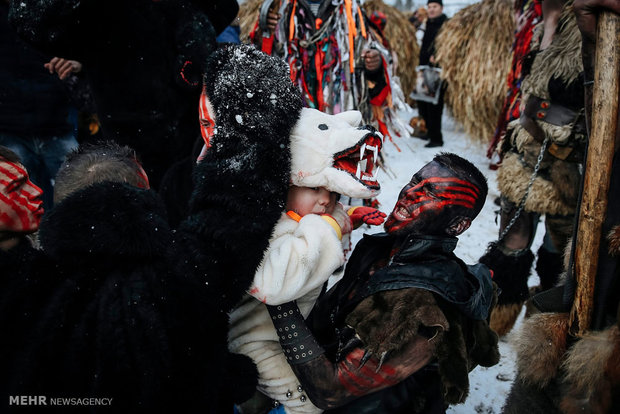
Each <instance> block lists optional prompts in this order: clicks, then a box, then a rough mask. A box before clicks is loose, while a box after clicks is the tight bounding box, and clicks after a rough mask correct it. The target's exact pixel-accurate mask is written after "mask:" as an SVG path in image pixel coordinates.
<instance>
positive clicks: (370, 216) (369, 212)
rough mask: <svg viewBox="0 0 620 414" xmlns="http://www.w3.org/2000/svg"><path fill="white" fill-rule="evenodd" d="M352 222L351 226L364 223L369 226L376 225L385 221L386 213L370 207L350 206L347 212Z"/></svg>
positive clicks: (356, 226)
mask: <svg viewBox="0 0 620 414" xmlns="http://www.w3.org/2000/svg"><path fill="white" fill-rule="evenodd" d="M347 213H348V214H349V217H350V218H351V222H352V223H353V228H355V229H356V228H358V227H359V226H361V225H362V224H364V223H366V224H368V225H370V226H378V225H380V224H382V223H383V221H385V217H386V214H385V213H384V212H382V211H379V210H377V209H376V208H372V207H363V206H360V207H351V208H350V209H349V211H348V212H347Z"/></svg>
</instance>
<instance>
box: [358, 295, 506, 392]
mask: <svg viewBox="0 0 620 414" xmlns="http://www.w3.org/2000/svg"><path fill="white" fill-rule="evenodd" d="M346 321H347V324H348V325H350V326H351V327H352V328H353V329H354V330H355V331H356V333H357V334H358V335H359V337H360V338H361V340H362V341H363V342H364V344H365V348H366V349H367V350H369V351H371V352H372V353H373V354H374V355H383V354H387V355H389V353H391V352H397V351H398V350H399V349H401V348H402V347H403V346H405V345H406V344H408V343H409V342H410V341H411V340H412V339H413V337H414V336H418V335H423V336H426V337H428V341H430V342H432V343H434V344H435V345H436V347H435V356H436V358H437V360H438V362H439V374H440V378H441V384H442V391H443V396H444V399H445V401H446V402H448V403H451V404H459V403H462V402H464V401H465V399H466V398H467V395H468V394H469V378H468V374H469V372H470V371H471V370H472V369H473V368H474V367H476V366H477V365H482V366H493V365H495V364H497V362H498V361H499V351H498V348H497V335H496V334H495V333H494V332H493V331H492V330H490V329H489V326H488V324H487V322H486V321H475V320H471V319H469V318H467V317H465V316H464V315H463V314H461V313H460V312H459V311H458V310H456V309H455V308H454V306H452V305H450V304H449V303H448V302H446V301H445V300H443V299H441V298H438V297H436V296H435V295H434V294H433V293H431V292H430V291H427V290H424V289H417V288H409V289H400V290H390V291H383V292H379V293H376V294H374V295H372V296H370V297H368V298H366V299H365V300H363V301H362V302H360V304H359V305H358V306H357V307H356V308H355V309H354V311H353V312H351V313H350V314H349V315H348V316H347V319H346Z"/></svg>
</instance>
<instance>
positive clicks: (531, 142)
mask: <svg viewBox="0 0 620 414" xmlns="http://www.w3.org/2000/svg"><path fill="white" fill-rule="evenodd" d="M538 29H539V30H538V33H535V37H536V36H538V37H541V36H542V22H541V23H540V24H539V26H538ZM537 47H538V45H535V46H533V47H532V49H533V50H536V49H537ZM582 72H583V65H582V63H581V36H580V33H579V29H578V28H577V23H576V19H575V16H574V14H573V9H572V1H570V2H568V3H567V4H566V5H565V6H564V9H563V10H562V15H561V17H560V20H559V22H558V27H557V29H556V33H555V35H554V38H553V41H552V42H551V45H550V46H549V47H548V48H547V49H545V50H543V51H538V52H537V53H536V55H535V57H534V59H533V62H532V64H531V69H530V72H529V74H528V75H527V76H526V77H525V78H524V80H523V84H522V88H521V91H522V94H523V99H522V100H523V102H527V100H528V98H529V97H530V96H536V97H538V98H541V99H543V100H545V102H550V105H555V104H556V102H557V103H559V104H562V105H564V106H568V107H571V109H573V110H575V111H576V112H577V113H578V115H577V117H576V118H575V119H573V121H572V122H570V123H567V124H564V125H554V124H552V123H549V122H546V121H544V120H536V121H534V122H536V124H537V125H538V127H540V128H541V129H542V131H543V133H544V137H546V138H548V139H550V143H549V147H548V150H547V152H546V153H545V156H544V158H543V161H542V163H541V166H540V170H539V173H538V175H537V176H536V179H535V180H534V184H533V186H532V189H531V191H530V193H529V195H528V197H527V200H526V202H525V209H526V211H533V212H537V213H540V214H559V215H571V214H573V212H574V211H575V207H576V202H577V191H578V188H579V177H580V175H579V169H578V165H577V163H576V162H569V161H565V160H564V159H562V158H558V157H561V155H559V156H558V155H557V154H558V153H561V151H562V150H567V151H572V152H574V153H575V154H576V153H578V152H580V151H581V152H582V151H583V145H584V143H585V139H586V137H585V130H581V129H579V122H580V120H583V115H582V114H579V113H580V111H581V110H582V108H583V99H579V97H578V95H577V96H575V97H573V98H572V99H571V101H570V102H569V103H567V102H565V101H562V100H561V97H560V96H557V95H558V94H557V93H556V94H554V92H553V91H552V90H551V88H552V87H553V84H554V83H556V84H561V86H558V88H564V89H569V90H570V89H571V88H582V86H581V83H580V77H579V76H580V74H581V73H582ZM567 93H568V92H567ZM554 99H556V100H557V101H556V100H554ZM573 104H574V105H575V106H574V107H573V106H572V105H573ZM542 105H546V104H544V103H543V104H542ZM543 109H546V108H543ZM540 113H542V112H540ZM523 116H524V115H523V114H522V117H523ZM539 117H540V116H539ZM543 118H544V116H543ZM503 145H504V146H508V147H509V152H507V153H506V155H505V158H504V161H503V162H502V166H501V168H500V169H499V171H498V177H497V180H498V187H499V190H500V191H501V193H502V194H503V195H504V196H506V197H507V198H508V199H509V200H510V201H512V202H513V203H515V204H517V205H518V204H519V202H520V201H521V198H522V197H523V196H524V195H525V190H526V188H527V184H528V182H529V180H530V177H531V176H532V173H533V169H534V166H535V165H536V161H537V158H538V154H539V152H540V148H541V142H538V141H537V140H536V139H534V137H532V135H531V134H530V133H529V132H528V130H526V128H525V127H524V126H523V125H522V120H519V119H517V120H514V121H512V122H511V123H510V125H509V126H508V132H507V134H506V138H505V142H504V144H503ZM504 151H506V149H505V148H504ZM552 152H555V154H554V155H552Z"/></svg>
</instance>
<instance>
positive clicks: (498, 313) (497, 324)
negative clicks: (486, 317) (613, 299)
mask: <svg viewBox="0 0 620 414" xmlns="http://www.w3.org/2000/svg"><path fill="white" fill-rule="evenodd" d="M524 303H525V301H521V302H517V303H508V304H505V305H497V306H495V307H494V308H493V310H492V311H491V320H490V321H489V326H490V327H491V329H493V331H495V333H497V334H498V335H499V336H505V335H507V334H508V332H510V330H511V329H512V327H513V326H514V325H515V322H517V318H518V317H519V314H520V313H521V309H522V308H523V304H524Z"/></svg>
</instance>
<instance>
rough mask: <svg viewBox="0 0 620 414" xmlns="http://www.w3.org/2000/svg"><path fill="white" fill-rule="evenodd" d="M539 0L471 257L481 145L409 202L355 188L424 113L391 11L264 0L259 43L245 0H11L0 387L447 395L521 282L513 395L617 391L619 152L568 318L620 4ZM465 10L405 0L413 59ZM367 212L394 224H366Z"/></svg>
mask: <svg viewBox="0 0 620 414" xmlns="http://www.w3.org/2000/svg"><path fill="white" fill-rule="evenodd" d="M523 3H524V4H520V5H518V7H517V5H515V10H517V14H518V13H523V12H524V10H527V13H528V14H527V16H517V18H518V17H521V18H522V20H523V21H526V22H527V24H523V25H521V26H519V31H518V33H517V35H518V36H519V39H520V41H519V42H517V41H516V42H515V50H514V55H515V62H517V61H518V62H520V63H519V70H518V73H516V75H515V73H513V74H512V75H513V76H516V77H517V78H518V82H517V81H515V82H514V90H513V89H511V90H510V94H509V97H508V99H509V101H510V102H509V104H507V106H506V107H507V108H508V107H510V110H509V111H505V113H504V115H503V116H504V119H501V120H500V125H498V131H503V132H502V133H501V139H500V141H499V145H498V146H497V149H498V151H499V153H500V156H501V159H502V160H501V163H500V165H499V171H498V186H499V190H500V192H501V197H500V199H499V204H500V212H499V216H500V231H499V235H498V240H497V241H496V242H493V243H491V245H490V246H489V247H488V249H487V250H486V252H481V254H482V257H481V258H480V260H479V262H478V263H475V264H473V265H468V264H465V263H464V262H463V260H461V259H460V258H459V257H457V256H456V255H455V253H454V250H455V247H456V246H457V243H458V236H460V235H462V234H463V233H464V232H466V231H467V230H468V229H469V227H470V225H471V223H472V221H473V220H475V219H476V217H477V216H478V214H479V213H480V211H481V209H482V207H483V205H484V204H485V202H486V200H487V195H488V192H489V189H488V184H487V179H486V178H485V175H484V174H483V173H482V172H481V170H480V166H476V165H473V164H472V163H471V162H470V161H468V160H466V159H465V158H463V157H462V156H459V155H458V154H453V153H447V152H443V153H439V154H437V155H436V156H435V157H434V158H433V159H432V160H431V161H430V162H428V163H427V164H425V165H424V166H423V167H422V168H421V169H420V170H418V171H417V172H414V173H413V175H412V177H411V179H410V180H409V181H408V182H407V183H406V184H405V185H404V187H403V188H402V190H401V191H400V193H399V194H398V198H397V199H396V200H394V205H393V207H392V210H391V212H390V213H389V214H386V213H384V212H381V211H380V210H378V209H377V208H375V207H376V206H375V207H371V206H368V205H365V204H364V203H361V202H360V203H358V202H357V201H358V200H359V199H371V198H372V197H375V196H376V195H377V193H378V191H379V190H380V183H379V182H378V181H377V178H376V170H377V169H378V168H379V164H380V163H382V162H385V160H384V159H383V157H382V152H381V151H382V145H383V140H384V139H388V138H396V137H400V139H411V137H412V135H411V134H410V133H411V132H412V131H411V129H410V128H409V127H408V126H407V125H406V124H405V123H403V122H402V121H401V120H400V118H399V116H398V110H399V109H403V108H404V107H405V106H406V105H407V104H406V103H405V99H404V97H403V96H402V94H401V93H400V91H401V89H400V86H399V84H398V82H399V80H398V77H397V76H396V75H395V71H394V70H395V66H396V64H397V62H395V59H394V55H393V54H392V53H391V50H390V48H389V45H390V42H389V39H386V38H385V35H384V28H385V25H386V24H390V22H389V21H386V20H385V15H383V14H381V13H375V14H373V16H367V15H366V13H365V11H364V9H363V7H361V5H360V4H359V3H358V2H356V1H352V0H343V1H327V0H281V1H277V0H266V1H265V2H264V3H263V6H262V7H261V10H260V15H258V16H256V24H255V27H254V29H253V30H252V33H251V34H250V43H249V44H243V45H241V44H237V43H239V27H238V21H237V20H236V15H237V12H238V9H239V6H238V4H237V2H236V1H235V0H216V1H202V0H180V1H166V0H164V1H147V0H144V1H138V2H136V4H133V5H128V4H126V2H124V1H112V2H110V1H107V2H105V3H102V2H101V3H100V2H98V1H91V2H80V1H76V0H48V1H45V2H40V1H38V0H20V1H19V2H17V1H12V0H7V1H3V2H2V3H0V19H1V21H0V32H1V33H2V40H1V41H0V48H1V50H2V61H3V65H1V67H0V78H1V79H2V80H3V82H2V83H1V85H0V269H2V276H1V277H0V330H2V332H5V333H7V335H5V337H4V339H3V340H2V341H0V394H1V397H2V401H4V402H3V403H2V404H3V406H2V408H1V409H0V411H5V410H15V411H18V410H20V409H24V407H23V405H33V404H34V405H37V404H39V405H50V404H49V403H50V400H51V399H54V398H69V399H72V400H74V402H73V403H71V404H72V405H83V407H81V408H85V409H87V410H88V411H89V412H91V411H92V412H99V411H105V410H113V411H112V412H126V411H127V412H143V411H144V412H146V411H149V412H153V411H156V412H178V411H180V412H197V411H201V412H212V413H231V412H235V413H239V414H265V413H270V414H276V413H288V414H291V413H321V412H328V413H386V414H393V413H445V412H446V409H447V408H448V407H449V406H450V405H453V404H460V403H463V402H464V401H465V400H466V399H467V397H468V394H469V374H470V372H471V371H472V370H473V369H474V368H475V367H477V366H483V367H489V366H493V365H495V364H497V363H498V361H499V358H500V354H499V348H498V340H499V338H500V337H502V336H504V335H506V334H507V333H508V332H509V331H510V330H511V328H512V327H513V325H514V322H515V320H516V318H517V316H518V315H519V313H520V311H521V308H522V306H523V304H524V303H525V302H526V301H527V302H528V304H529V306H528V314H532V315H533V316H529V321H528V322H527V324H528V328H527V330H528V332H527V334H528V335H529V336H525V337H524V338H522V339H521V340H520V350H519V356H518V358H519V361H520V362H519V365H518V367H519V372H518V378H517V380H515V382H514V385H513V388H512V390H511V393H510V395H509V397H508V400H507V402H506V405H505V407H504V411H505V412H507V413H512V412H514V413H520V412H540V413H543V412H544V413H546V414H548V413H553V412H577V411H579V412H592V413H603V412H615V410H617V409H618V407H620V403H619V402H618V400H617V398H618V397H617V395H618V393H617V392H616V391H618V390H620V381H618V378H620V372H618V366H620V364H618V356H617V352H615V350H616V349H617V348H618V346H620V342H619V341H618V338H619V337H620V335H619V334H618V329H619V327H620V324H619V322H618V315H619V314H618V312H620V308H619V307H618V303H619V299H620V295H619V294H618V293H617V292H618V289H617V288H618V283H619V280H620V279H619V276H620V275H619V270H620V267H618V263H617V255H618V254H620V247H619V246H620V230H619V229H620V218H619V217H618V213H617V212H616V207H617V205H618V203H619V202H620V200H618V197H620V190H618V186H619V185H620V180H618V171H620V170H619V169H618V165H617V164H618V156H617V153H616V156H615V158H614V170H613V173H612V177H611V186H610V191H609V206H610V207H609V212H608V215H607V217H606V220H605V223H604V229H603V230H604V234H603V238H604V241H603V243H602V247H601V258H600V264H601V265H600V270H599V273H598V274H597V275H596V279H597V290H596V291H595V298H594V318H593V323H592V326H591V328H592V330H593V332H595V333H594V334H593V335H591V336H590V337H584V338H578V337H574V336H571V334H570V333H569V332H568V330H569V327H570V316H569V314H568V311H569V310H570V306H571V305H572V297H570V295H571V294H572V293H573V291H574V287H575V283H576V282H575V280H574V279H573V278H572V273H571V268H570V267H571V263H570V262H569V263H568V264H566V263H564V262H563V259H562V254H563V252H564V251H565V250H566V249H569V250H570V247H571V237H573V238H574V236H575V230H574V228H575V212H576V211H578V208H579V196H580V191H581V189H580V181H581V180H582V179H583V165H584V156H585V154H586V152H587V141H588V133H589V131H588V127H589V123H590V122H591V117H590V114H589V111H590V107H589V99H590V98H591V89H590V88H591V86H592V82H593V79H594V72H593V66H592V64H591V57H592V55H593V54H592V51H593V48H594V47H595V46H596V41H595V40H594V36H593V33H594V32H595V26H596V19H597V16H598V13H600V11H601V10H605V11H611V12H612V13H615V14H620V6H619V5H618V2H617V1H614V0H529V1H523ZM525 3H528V6H527V7H525ZM530 3H533V4H530ZM447 19H448V18H447V17H446V15H445V14H443V3H442V0H429V1H428V3H427V5H426V8H421V9H420V10H418V11H416V13H415V14H414V15H413V16H412V18H411V23H412V24H414V25H415V26H416V28H419V29H420V30H421V33H422V32H423V34H421V36H420V42H421V52H420V61H419V64H420V66H423V67H428V68H431V69H432V68H435V69H436V68H439V67H440V65H441V62H439V61H437V59H436V58H435V45H434V40H435V38H436V37H437V34H438V33H439V32H440V31H441V27H442V25H443V24H444V23H445V22H446V20H447ZM528 30H529V31H530V36H529V37H528V36H525V35H524V33H525V32H526V31H528ZM523 37H528V39H529V41H528V42H527V43H528V44H527V47H526V48H525V49H524V48H523V44H522V41H523ZM524 50H527V53H524ZM582 58H583V64H582V63H581V62H582ZM513 64H514V62H513ZM411 69H412V70H414V68H411ZM513 81H514V79H513ZM445 93H449V85H446V84H445V83H441V84H440V86H439V89H438V90H437V98H438V99H435V100H434V101H425V100H420V101H417V102H416V106H417V108H418V113H419V119H418V120H417V122H416V123H415V128H414V131H413V136H416V137H418V138H422V139H427V140H428V143H427V144H426V147H429V148H435V147H441V146H443V144H444V142H443V135H442V132H441V119H442V115H443V105H444V99H443V97H444V94H445ZM515 99H516V101H515ZM515 102H520V105H517V104H515ZM80 113H82V116H83V117H84V116H85V118H80V117H81V115H80ZM84 114H85V115H84ZM80 119H82V121H80ZM84 120H86V121H84ZM84 122H86V123H84ZM609 122H617V120H609ZM80 123H81V125H80ZM85 125H86V126H85ZM80 127H82V128H84V127H85V128H86V131H87V132H86V133H85V135H84V134H82V135H80V134H79V133H78V130H79V128H80ZM617 135H618V137H620V133H618V132H617ZM618 137H616V148H617V146H618V143H619V142H620V138H618ZM345 200H346V201H347V203H349V204H350V205H349V204H346V203H345ZM541 216H544V218H545V231H546V233H545V237H544V242H543V244H542V246H541V247H540V249H539V250H538V252H537V255H536V256H537V257H535V256H534V254H533V253H532V251H531V249H530V248H531V246H532V241H533V239H534V235H535V233H536V230H537V226H538V222H539V219H540V217H541ZM362 225H367V226H380V225H383V229H384V232H381V233H377V234H373V235H364V237H363V238H362V240H360V241H359V242H358V243H357V244H356V245H355V246H353V248H352V246H351V242H350V234H351V232H352V231H353V230H355V229H357V228H359V227H360V226H362ZM567 246H568V247H567ZM614 255H616V256H614ZM535 258H536V266H535V269H536V272H537V274H538V276H539V277H540V281H541V286H540V287H539V288H538V289H537V290H536V291H530V289H529V288H528V277H529V275H530V272H531V268H532V267H533V263H534V260H535ZM338 271H342V277H341V278H340V279H339V280H337V281H335V282H334V280H333V278H332V276H333V275H334V274H335V273H336V272H338ZM562 274H564V276H563V277H562ZM330 282H331V283H330ZM328 286H329V288H328ZM597 335H598V336H597ZM592 338H594V339H592ZM589 341H590V342H589ZM593 343H594V344H597V343H598V344H601V343H604V344H605V345H604V350H603V351H600V352H599V350H595V351H594V352H595V353H596V354H597V355H598V357H597V358H593V361H590V359H589V358H588V356H587V355H588V353H592V352H593V351H592V349H593V347H595V346H596V345H592V344H593ZM549 345H551V346H549ZM594 349H596V348H594ZM599 354H600V355H599ZM563 361H564V362H563ZM575 361H576V362H575ZM584 361H585V362H584ZM579 363H581V365H579ZM571 364H573V365H571ZM584 366H585V367H587V370H586V371H588V372H589V376H588V378H589V379H590V380H589V382H588V384H585V385H584V381H580V380H579V378H578V376H579V374H578V373H579V370H580V369H581V370H582V371H583V367H584ZM23 396H26V399H24V398H22V397H23ZM102 398H109V399H110V400H109V406H104V405H97V404H95V403H96V402H97V401H99V400H100V399H102ZM75 401H77V403H75ZM93 401H94V402H93ZM92 404H94V405H92ZM48 408H50V409H53V408H52V407H48ZM56 408H59V409H60V410H61V411H62V410H63V409H66V407H64V408H63V407H56Z"/></svg>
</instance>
